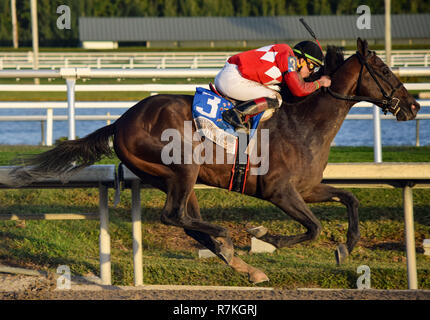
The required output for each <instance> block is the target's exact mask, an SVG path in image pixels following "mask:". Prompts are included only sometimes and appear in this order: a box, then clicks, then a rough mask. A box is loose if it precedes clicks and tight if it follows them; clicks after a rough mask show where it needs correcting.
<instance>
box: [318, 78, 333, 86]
mask: <svg viewBox="0 0 430 320" xmlns="http://www.w3.org/2000/svg"><path fill="white" fill-rule="evenodd" d="M318 81H319V82H320V84H321V86H322V87H330V86H331V79H330V77H329V76H322V77H321V78H320V79H319V80H318Z"/></svg>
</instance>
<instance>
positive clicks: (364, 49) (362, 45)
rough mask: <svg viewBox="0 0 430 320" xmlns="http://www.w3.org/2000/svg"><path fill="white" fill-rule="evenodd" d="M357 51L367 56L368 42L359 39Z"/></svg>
mask: <svg viewBox="0 0 430 320" xmlns="http://www.w3.org/2000/svg"><path fill="white" fill-rule="evenodd" d="M357 51H358V52H360V53H361V54H362V55H363V56H367V53H368V52H369V48H368V44H367V40H361V38H358V39H357Z"/></svg>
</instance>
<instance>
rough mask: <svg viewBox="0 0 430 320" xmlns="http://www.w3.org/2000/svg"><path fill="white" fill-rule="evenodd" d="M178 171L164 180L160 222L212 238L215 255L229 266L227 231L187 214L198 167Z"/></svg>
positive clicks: (232, 253)
mask: <svg viewBox="0 0 430 320" xmlns="http://www.w3.org/2000/svg"><path fill="white" fill-rule="evenodd" d="M178 171H179V170H178ZM178 171H176V175H175V176H174V177H172V178H170V179H167V180H166V183H167V198H166V203H165V206H164V209H163V211H162V213H161V222H163V223H164V224H167V225H173V226H177V227H181V228H184V229H187V230H192V231H199V232H202V233H206V234H207V235H209V236H212V237H213V240H214V242H215V250H216V254H217V255H218V256H220V257H222V258H223V259H224V260H225V262H226V263H228V264H230V262H231V260H232V258H233V256H234V248H233V242H232V241H231V238H230V236H229V235H228V232H227V229H225V228H223V227H221V226H217V225H214V224H211V223H208V222H205V221H202V220H201V218H194V217H192V216H190V215H188V214H187V210H186V208H187V202H188V201H189V197H190V196H191V193H192V192H193V187H194V184H195V181H196V179H197V174H198V166H195V170H194V169H191V167H187V169H185V170H181V171H180V172H178Z"/></svg>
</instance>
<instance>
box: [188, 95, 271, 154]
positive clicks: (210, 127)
mask: <svg viewBox="0 0 430 320" xmlns="http://www.w3.org/2000/svg"><path fill="white" fill-rule="evenodd" d="M233 107H234V105H233V104H232V103H231V102H230V101H228V100H227V99H225V98H223V97H221V96H219V95H217V94H216V93H214V92H212V91H210V90H207V89H205V88H201V87H197V88H196V93H195V95H194V101H193V106H192V114H193V119H194V123H195V125H196V128H197V130H199V131H200V133H201V134H202V135H204V136H205V137H206V138H208V139H209V140H211V141H213V142H214V143H216V144H217V145H219V146H221V147H223V148H224V149H226V151H227V153H230V154H235V153H236V142H237V139H238V133H236V132H235V130H234V127H233V126H232V125H230V124H229V123H227V122H225V121H224V120H223V118H222V113H223V112H224V111H225V110H228V109H231V108H233ZM263 114H264V112H262V113H260V114H258V115H256V116H255V117H253V118H251V121H252V123H251V130H250V135H249V141H251V140H252V137H253V135H254V133H255V129H257V127H258V124H259V122H260V120H261V117H262V116H263Z"/></svg>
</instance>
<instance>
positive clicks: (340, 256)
mask: <svg viewBox="0 0 430 320" xmlns="http://www.w3.org/2000/svg"><path fill="white" fill-rule="evenodd" d="M334 255H335V257H336V263H337V265H340V264H342V263H343V262H344V261H345V259H346V258H347V257H348V255H349V253H348V249H347V248H346V246H345V245H344V244H343V243H341V244H339V245H338V246H337V248H336V250H335V252H334Z"/></svg>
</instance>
